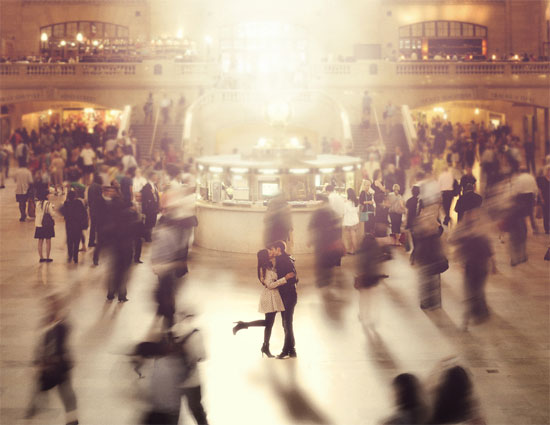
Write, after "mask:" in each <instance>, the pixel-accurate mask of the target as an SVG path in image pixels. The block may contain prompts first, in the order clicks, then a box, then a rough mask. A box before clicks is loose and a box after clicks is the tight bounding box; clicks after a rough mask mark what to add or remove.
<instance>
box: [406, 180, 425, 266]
mask: <svg viewBox="0 0 550 425" xmlns="http://www.w3.org/2000/svg"><path fill="white" fill-rule="evenodd" d="M411 194H412V196H411V197H410V198H409V199H407V202H406V203H405V208H406V209H407V223H406V224H405V231H406V232H407V238H408V240H409V241H410V242H411V243H412V251H411V256H410V261H411V264H414V246H415V243H414V233H413V231H412V230H413V228H414V223H415V221H416V217H418V216H419V215H420V212H421V211H422V208H423V206H424V204H423V202H422V200H421V199H420V186H416V185H415V186H413V187H412V188H411ZM407 251H408V249H407Z"/></svg>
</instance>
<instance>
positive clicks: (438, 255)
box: [413, 204, 449, 309]
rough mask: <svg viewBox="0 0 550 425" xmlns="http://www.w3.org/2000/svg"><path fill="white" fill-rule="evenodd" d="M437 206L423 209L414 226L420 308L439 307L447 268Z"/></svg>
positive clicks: (433, 205)
mask: <svg viewBox="0 0 550 425" xmlns="http://www.w3.org/2000/svg"><path fill="white" fill-rule="evenodd" d="M437 216H438V205H437V204H432V205H430V206H429V207H426V208H424V210H422V212H421V213H420V216H419V217H418V218H417V219H416V223H415V225H414V229H413V232H414V241H415V256H414V259H415V263H416V264H417V265H419V266H420V276H419V278H420V308H422V309H435V308H439V307H441V276H440V274H441V273H443V272H444V271H445V270H447V268H448V267H449V263H448V261H447V258H446V257H445V255H444V253H443V247H442V246H441V241H440V226H439V225H438V222H437Z"/></svg>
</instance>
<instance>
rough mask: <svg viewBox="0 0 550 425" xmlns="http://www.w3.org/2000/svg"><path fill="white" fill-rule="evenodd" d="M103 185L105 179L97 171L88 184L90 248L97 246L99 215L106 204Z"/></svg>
mask: <svg viewBox="0 0 550 425" xmlns="http://www.w3.org/2000/svg"><path fill="white" fill-rule="evenodd" d="M102 185H103V179H102V178H101V176H100V175H99V174H97V173H96V174H94V176H93V180H92V184H91V185H90V186H88V189H87V191H86V201H87V204H88V208H89V209H90V235H89V237H88V247H89V248H92V247H95V246H96V241H97V240H98V221H99V215H100V212H101V210H102V209H104V206H105V200H104V199H103V190H102Z"/></svg>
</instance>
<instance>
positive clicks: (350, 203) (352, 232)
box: [342, 187, 359, 255]
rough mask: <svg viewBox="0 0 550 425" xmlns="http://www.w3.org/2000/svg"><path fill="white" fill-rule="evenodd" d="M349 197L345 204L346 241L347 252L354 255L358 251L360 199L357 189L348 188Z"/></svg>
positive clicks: (344, 224)
mask: <svg viewBox="0 0 550 425" xmlns="http://www.w3.org/2000/svg"><path fill="white" fill-rule="evenodd" d="M347 195H348V197H347V199H346V201H345V204H344V219H343V222H342V224H343V226H344V241H346V242H345V244H346V247H347V253H348V254H350V255H354V254H355V251H357V239H358V236H357V226H358V225H359V200H358V199H357V196H356V195H355V191H354V190H353V189H352V188H351V187H350V188H348V190H347Z"/></svg>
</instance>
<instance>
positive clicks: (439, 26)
mask: <svg viewBox="0 0 550 425" xmlns="http://www.w3.org/2000/svg"><path fill="white" fill-rule="evenodd" d="M399 51H400V52H401V54H402V55H404V56H406V57H411V55H413V53H414V55H413V57H414V56H416V57H417V58H418V59H432V58H434V57H436V56H441V57H442V58H444V59H445V58H447V57H452V56H454V55H456V56H458V57H468V56H472V58H473V57H480V56H486V55H487V27H486V26H483V25H478V24H474V23H470V22H460V21H426V22H418V23H415V24H411V25H404V26H402V27H399Z"/></svg>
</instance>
